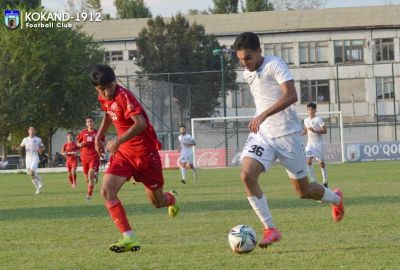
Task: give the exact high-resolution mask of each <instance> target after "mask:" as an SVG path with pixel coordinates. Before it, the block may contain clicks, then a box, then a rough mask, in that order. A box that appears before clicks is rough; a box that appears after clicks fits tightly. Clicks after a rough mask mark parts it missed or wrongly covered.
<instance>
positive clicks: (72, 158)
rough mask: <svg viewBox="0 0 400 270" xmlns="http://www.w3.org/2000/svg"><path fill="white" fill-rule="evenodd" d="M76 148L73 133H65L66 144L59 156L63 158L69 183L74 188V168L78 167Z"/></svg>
mask: <svg viewBox="0 0 400 270" xmlns="http://www.w3.org/2000/svg"><path fill="white" fill-rule="evenodd" d="M78 150H79V148H78V146H77V145H76V142H74V133H72V132H71V131H70V132H68V133H67V143H65V144H64V146H63V149H62V151H61V154H62V155H63V156H64V157H65V160H66V165H67V169H68V178H69V183H70V184H71V186H72V187H73V188H76V168H77V167H78V157H77V154H78Z"/></svg>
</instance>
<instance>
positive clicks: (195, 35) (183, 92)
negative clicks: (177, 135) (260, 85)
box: [136, 13, 236, 117]
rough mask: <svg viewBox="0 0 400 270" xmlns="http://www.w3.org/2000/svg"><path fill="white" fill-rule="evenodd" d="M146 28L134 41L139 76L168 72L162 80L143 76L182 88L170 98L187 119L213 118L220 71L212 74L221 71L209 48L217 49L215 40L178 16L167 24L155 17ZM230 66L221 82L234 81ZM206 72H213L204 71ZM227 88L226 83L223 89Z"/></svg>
mask: <svg viewBox="0 0 400 270" xmlns="http://www.w3.org/2000/svg"><path fill="white" fill-rule="evenodd" d="M147 25H148V26H147V28H144V29H143V30H142V31H141V32H140V34H139V36H138V38H137V40H136V45H137V48H138V51H137V53H136V64H137V65H138V66H139V67H140V68H141V70H142V73H145V74H151V73H170V74H169V76H164V77H161V76H151V75H147V76H148V78H149V79H152V80H164V81H167V82H169V83H173V84H176V85H181V86H184V87H182V88H180V89H177V90H176V91H173V98H174V99H175V100H177V102H178V104H179V105H180V107H181V108H183V110H184V111H187V112H188V114H189V115H190V117H207V116H212V115H215V114H216V111H217V108H218V107H219V106H220V99H221V97H223V95H224V93H222V91H221V72H215V71H219V70H220V69H221V61H220V58H219V57H215V56H213V53H212V52H213V49H215V48H220V47H221V46H220V45H219V43H218V41H217V39H216V38H215V37H214V36H210V35H206V33H205V29H204V27H203V26H202V25H198V24H196V23H194V24H192V25H190V24H189V22H188V20H187V19H186V18H185V17H184V16H183V15H182V14H180V13H178V14H177V15H176V16H175V17H172V18H171V20H170V21H169V22H168V23H166V22H164V20H163V18H162V17H160V16H157V17H156V18H155V19H150V20H149V21H148V24H147ZM230 64H231V61H225V62H224V69H225V71H226V74H225V75H226V78H225V79H226V82H235V79H236V73H235V72H234V71H233V69H232V68H230V66H229V65H230ZM210 70H211V71H214V72H213V73H212V72H211V73H207V72H205V71H210ZM227 70H229V71H227ZM178 72H184V74H177V73H178ZM229 87H230V86H228V84H227V89H228V88H229ZM188 91H190V92H188ZM158 94H164V95H165V94H168V92H165V91H164V92H162V93H158ZM189 99H190V100H189ZM160 100H163V99H162V98H160ZM189 104H191V105H190V106H189ZM160 106H163V104H160ZM165 114H167V112H165Z"/></svg>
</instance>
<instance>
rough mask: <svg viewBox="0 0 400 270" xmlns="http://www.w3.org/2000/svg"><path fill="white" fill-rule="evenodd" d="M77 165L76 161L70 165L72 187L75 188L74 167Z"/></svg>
mask: <svg viewBox="0 0 400 270" xmlns="http://www.w3.org/2000/svg"><path fill="white" fill-rule="evenodd" d="M77 167H78V164H77V162H74V163H73V164H72V166H71V174H72V187H73V188H76V169H77Z"/></svg>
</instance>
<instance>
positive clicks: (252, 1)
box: [242, 0, 274, 12]
mask: <svg viewBox="0 0 400 270" xmlns="http://www.w3.org/2000/svg"><path fill="white" fill-rule="evenodd" d="M242 9H243V12H256V11H270V10H274V7H273V5H272V3H271V1H269V0H246V6H245V7H243V8H242Z"/></svg>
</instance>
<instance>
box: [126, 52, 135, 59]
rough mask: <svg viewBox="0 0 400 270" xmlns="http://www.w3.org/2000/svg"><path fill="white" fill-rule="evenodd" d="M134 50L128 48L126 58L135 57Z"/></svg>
mask: <svg viewBox="0 0 400 270" xmlns="http://www.w3.org/2000/svg"><path fill="white" fill-rule="evenodd" d="M135 54H136V50H129V51H128V59H129V60H133V59H134V58H135Z"/></svg>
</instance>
